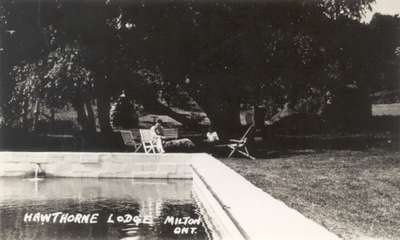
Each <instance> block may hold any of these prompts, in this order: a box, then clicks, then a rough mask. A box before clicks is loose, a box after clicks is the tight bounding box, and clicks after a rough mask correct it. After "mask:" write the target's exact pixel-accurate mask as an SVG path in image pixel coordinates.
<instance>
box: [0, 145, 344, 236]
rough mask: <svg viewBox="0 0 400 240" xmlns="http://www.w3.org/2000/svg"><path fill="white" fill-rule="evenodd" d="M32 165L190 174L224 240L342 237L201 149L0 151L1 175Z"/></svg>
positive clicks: (135, 174)
mask: <svg viewBox="0 0 400 240" xmlns="http://www.w3.org/2000/svg"><path fill="white" fill-rule="evenodd" d="M36 163H39V164H40V165H41V167H42V168H43V170H44V171H45V172H46V173H47V174H49V176H53V177H97V178H183V179H188V178H193V179H194V187H195V188H196V189H197V190H196V191H197V192H198V193H197V195H198V196H199V198H200V199H201V198H202V200H201V202H202V203H203V204H204V206H205V209H206V211H207V212H208V214H209V215H210V216H211V218H212V219H211V221H213V222H214V224H216V225H217V226H216V227H217V228H218V229H219V230H220V231H221V236H222V238H223V239H227V240H231V239H246V240H249V239H251V240H269V239H271V240H292V239H300V240H302V239H304V240H313V239H315V240H317V239H318V240H321V239H323V240H337V239H340V238H339V237H337V236H336V235H335V234H333V233H331V232H329V231H328V230H327V229H325V228H324V227H322V226H321V225H319V224H318V223H316V222H314V221H312V220H310V219H308V218H306V217H304V216H303V215H301V214H300V213H299V212H298V211H296V210H294V209H292V208H290V207H288V206H287V205H286V204H284V203H283V202H282V201H280V200H277V199H275V198H273V197H272V196H271V195H269V194H268V193H266V192H264V191H262V190H261V189H260V188H257V187H256V186H254V185H253V184H251V183H250V182H249V181H247V180H246V179H245V178H243V177H242V176H240V175H239V174H238V173H236V172H235V171H233V170H232V169H230V168H229V167H227V166H226V165H225V164H223V163H222V162H221V161H219V160H217V159H215V158H213V157H212V156H210V155H208V154H204V153H196V154H157V155H150V154H144V153H71V152H0V177H23V176H27V175H29V174H32V171H33V169H34V166H35V164H36Z"/></svg>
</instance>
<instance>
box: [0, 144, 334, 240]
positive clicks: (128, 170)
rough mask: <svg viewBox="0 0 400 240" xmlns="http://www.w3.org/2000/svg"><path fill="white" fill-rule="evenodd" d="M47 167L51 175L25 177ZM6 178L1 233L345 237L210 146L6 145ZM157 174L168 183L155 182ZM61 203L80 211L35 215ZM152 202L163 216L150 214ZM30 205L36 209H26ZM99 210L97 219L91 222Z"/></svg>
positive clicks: (0, 164)
mask: <svg viewBox="0 0 400 240" xmlns="http://www.w3.org/2000/svg"><path fill="white" fill-rule="evenodd" d="M249 164H252V163H251V162H249ZM39 170H41V171H42V173H43V176H45V177H46V179H45V180H42V181H33V182H31V181H29V180H23V179H29V178H32V177H33V176H34V175H35V173H36V172H38V171H39ZM39 175H40V174H39ZM70 178H71V179H70ZM81 178H82V179H81ZM11 179H14V180H11ZM15 179H16V181H15ZM149 179H152V180H149ZM157 179H158V180H157ZM160 179H163V180H160ZM178 179H179V180H178ZM0 180H1V181H0V183H2V184H0V193H1V194H2V197H1V198H0V200H1V199H2V202H3V203H2V205H1V206H2V210H1V211H2V213H1V214H2V215H0V227H1V231H2V232H5V233H2V234H4V235H1V236H0V238H1V239H3V236H4V237H5V238H6V237H7V236H8V235H6V234H11V236H14V237H18V238H19V239H23V237H21V236H24V235H23V234H27V233H29V234H32V236H28V238H29V239H35V237H36V239H46V238H45V237H46V236H49V235H46V234H55V233H52V231H53V232H54V231H61V233H59V234H60V237H59V238H61V239H79V238H78V237H77V236H75V235H70V234H69V233H70V232H72V233H71V234H75V232H77V233H79V232H83V233H85V234H86V235H85V236H87V237H86V238H83V239H131V240H133V239H157V238H158V239H177V238H178V239H227V240H236V239H237V240H244V239H246V240H247V239H252V240H264V239H274V240H287V239H304V240H319V239H326V240H329V239H332V240H338V239H339V238H338V237H337V236H336V235H334V234H333V233H331V232H329V231H328V230H326V229H325V228H324V227H323V226H321V225H319V224H317V223H315V222H314V221H312V220H310V219H307V218H306V217H304V216H303V215H301V214H300V213H299V212H297V211H296V210H294V209H292V208H290V207H288V206H286V205H285V204H284V203H283V202H282V201H279V200H278V199H275V198H273V197H272V196H270V195H269V194H268V193H266V192H264V191H262V190H261V189H259V188H257V187H256V186H254V185H253V184H251V183H250V182H249V181H247V180H246V179H244V178H243V177H242V176H240V175H239V174H238V173H236V172H235V171H234V170H232V169H230V168H229V167H227V166H226V165H224V164H223V163H222V162H221V161H219V160H218V159H215V158H213V157H212V156H210V155H208V154H204V153H196V154H178V153H177V154H144V153H110V152H108V153H107V152H101V153H91V152H88V153H86V152H0ZM9 180H10V181H15V182H7V181H9ZM60 181H61V182H60ZM63 181H65V183H62V182H63ZM148 181H150V182H148ZM157 181H161V182H163V183H162V184H161V185H159V187H154V186H156V185H157V184H160V183H157V184H156V182H157ZM140 182H141V183H142V184H144V185H143V187H139V186H140V184H139V183H140ZM150 183H151V184H150ZM153 184H154V185H153ZM91 185H93V186H91ZM60 186H63V187H60ZM107 186H109V187H107ZM151 186H153V187H151ZM178 186H179V187H178ZM45 189H47V190H45ZM99 189H100V190H99ZM151 189H153V190H151ZM175 189H176V190H175ZM177 189H186V190H183V191H181V190H179V191H177ZM135 192H136V193H138V192H140V194H136V195H135ZM43 193H46V194H43ZM147 193H149V194H147ZM77 196H78V197H77ZM48 199H54V201H50V200H48ZM18 204H19V205H18ZM46 206H51V207H50V208H49V209H48V208H46ZM145 206H153V207H145ZM155 206H157V207H155ZM35 207H38V208H37V209H35ZM79 207H81V208H79ZM42 209H43V210H42ZM59 209H61V210H63V209H65V212H71V213H73V214H75V215H72V216H64V218H63V222H61V223H58V222H57V221H61V220H60V219H61V217H62V215H61V214H64V213H65V212H51V213H52V214H57V213H59V215H57V218H56V220H55V223H54V224H48V223H43V224H42V223H39V224H38V222H37V221H34V220H33V219H34V218H35V214H37V212H38V211H39V210H40V211H45V212H46V213H48V211H50V210H54V211H60V210H59ZM74 209H82V210H80V211H82V212H78V211H76V210H74ZM115 209H117V210H118V209H119V210H118V211H117V210H115ZM146 209H148V212H152V213H155V215H152V214H148V215H149V216H151V217H148V218H147V219H146V220H145V219H144V215H146V214H143V213H147V212H146V211H147V210H146ZM28 210H29V211H32V213H31V212H29V213H31V214H32V215H28V216H26V212H27V211H28ZM83 210H85V211H83ZM96 211H97V212H96ZM125 211H126V213H125ZM96 213H98V215H96V216H95V217H94V218H95V219H94V220H93V221H94V223H92V226H85V224H87V225H90V223H86V221H89V222H90V219H91V218H92V217H93V215H94V214H96ZM78 214H81V215H79V216H78ZM83 214H92V215H85V219H84V216H82V215H83ZM111 214H112V216H111ZM121 214H128V215H127V216H121ZM182 214H183V215H182ZM148 215H146V216H148ZM110 216H111V220H110V221H111V222H109V223H108V222H107V221H108V219H109V218H110ZM118 216H119V217H120V220H121V221H118ZM135 216H136V218H134V217H135ZM181 216H183V217H181ZM41 217H42V216H41V215H37V216H36V219H37V218H39V219H40V218H41ZM46 217H50V218H51V219H50V220H49V221H52V220H53V221H54V218H55V216H53V215H51V216H43V218H44V219H45V218H46ZM142 217H143V218H142ZM25 218H27V222H24V219H25ZM30 218H32V220H30ZM4 219H6V220H4ZM68 219H69V220H68ZM135 219H136V221H138V222H139V224H137V223H136V222H135ZM198 219H200V220H198ZM64 221H66V223H64ZM68 221H70V223H68ZM75 221H76V223H75ZM82 221H85V222H84V223H82ZM99 221H100V223H99ZM104 221H106V223H104ZM112 221H114V222H112ZM125 221H126V222H125ZM132 221H133V222H132ZM141 221H143V222H141ZM21 223H23V224H21ZM7 224H8V225H7ZM128 224H129V225H128ZM42 225H44V226H42ZM136 225H140V226H136ZM177 225H178V226H177ZM182 225H183V226H182ZM196 225H198V226H197V228H196V230H192V228H191V227H193V228H195V227H196ZM54 226H55V227H54ZM140 227H142V228H140ZM29 228H33V229H36V230H29ZM67 228H69V230H68V231H64V230H65V229H67ZM75 228H79V229H81V230H76V229H75ZM3 229H5V230H3ZM37 229H41V230H37ZM57 229H61V230H57ZM100 233H102V234H103V235H101V234H100ZM93 234H95V235H93ZM96 234H100V235H96ZM38 236H40V237H38ZM43 236H44V237H43ZM50 236H54V235H50ZM90 236H92V237H90ZM93 236H94V237H93ZM57 238H58V237H57ZM11 239H14V238H11ZM47 239H51V238H50V237H47Z"/></svg>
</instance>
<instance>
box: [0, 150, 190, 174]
mask: <svg viewBox="0 0 400 240" xmlns="http://www.w3.org/2000/svg"><path fill="white" fill-rule="evenodd" d="M37 164H39V165H40V169H41V170H42V171H43V172H44V173H45V174H46V177H95V178H166V179H191V178H192V170H191V168H190V166H189V165H190V159H189V158H188V155H185V154H163V155H160V154H144V153H84V152H82V153H79V152H0V177H33V176H34V172H35V169H36V166H37Z"/></svg>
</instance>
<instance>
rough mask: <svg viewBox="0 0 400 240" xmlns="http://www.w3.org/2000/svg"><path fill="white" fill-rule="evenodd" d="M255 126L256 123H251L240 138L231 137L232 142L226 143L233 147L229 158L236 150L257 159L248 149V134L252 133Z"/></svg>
mask: <svg viewBox="0 0 400 240" xmlns="http://www.w3.org/2000/svg"><path fill="white" fill-rule="evenodd" d="M253 128H254V125H251V126H250V127H249V128H248V129H247V131H246V132H245V133H244V135H243V136H242V137H241V138H240V139H230V140H229V141H230V142H231V143H228V144H226V145H225V146H227V147H228V148H230V149H231V152H230V153H229V155H228V158H229V157H231V156H232V155H233V154H234V153H235V152H238V153H240V154H242V155H243V156H245V157H248V158H250V159H251V160H255V159H256V158H255V157H253V156H251V155H250V153H249V150H248V149H247V146H246V144H247V138H248V135H249V134H250V132H251V130H253Z"/></svg>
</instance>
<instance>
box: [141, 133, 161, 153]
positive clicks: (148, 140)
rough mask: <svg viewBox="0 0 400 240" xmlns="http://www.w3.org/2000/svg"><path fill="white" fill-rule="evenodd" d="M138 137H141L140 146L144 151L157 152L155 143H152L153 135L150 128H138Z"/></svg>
mask: <svg viewBox="0 0 400 240" xmlns="http://www.w3.org/2000/svg"><path fill="white" fill-rule="evenodd" d="M139 132H140V137H141V139H142V146H143V149H144V152H145V153H157V149H156V145H155V144H154V141H153V137H152V134H151V131H150V129H139Z"/></svg>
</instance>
